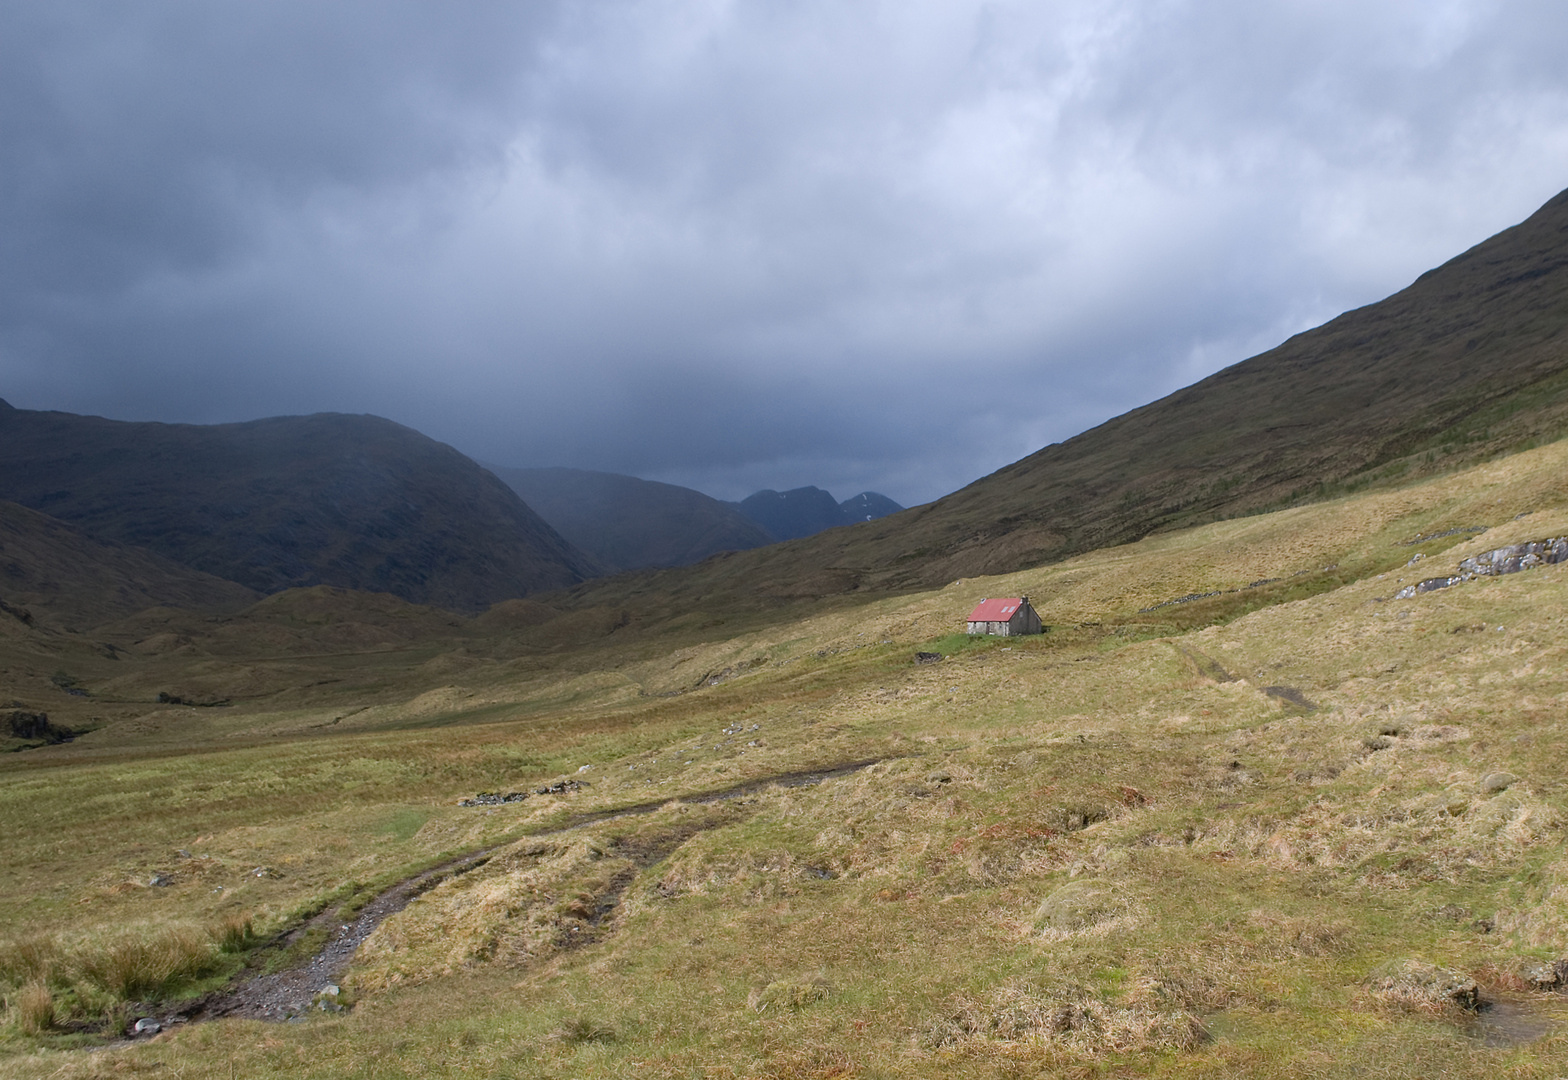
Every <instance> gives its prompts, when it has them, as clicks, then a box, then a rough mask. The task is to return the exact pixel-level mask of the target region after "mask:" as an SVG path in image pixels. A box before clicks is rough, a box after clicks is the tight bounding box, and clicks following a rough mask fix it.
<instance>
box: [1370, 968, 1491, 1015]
mask: <svg viewBox="0 0 1568 1080" xmlns="http://www.w3.org/2000/svg"><path fill="white" fill-rule="evenodd" d="M1365 982H1366V985H1367V986H1368V987H1369V988H1370V989H1371V990H1372V992H1373V993H1374V994H1376V995H1377V996H1378V997H1380V998H1382V999H1383V1000H1385V1001H1388V1002H1390V1003H1393V1004H1398V1005H1407V1006H1413V1007H1415V1008H1444V1007H1452V1006H1458V1007H1459V1008H1461V1009H1468V1010H1470V1011H1472V1012H1473V1011H1474V1010H1476V1009H1478V1008H1480V1007H1481V989H1480V987H1478V986H1477V985H1476V981H1475V980H1474V979H1472V978H1470V976H1468V975H1462V974H1460V973H1459V972H1456V971H1450V970H1448V969H1447V968H1442V967H1438V966H1437V965H1436V964H1430V963H1427V962H1426V961H1425V960H1417V959H1414V958H1406V959H1402V960H1390V961H1388V962H1387V963H1385V964H1380V965H1379V966H1378V967H1377V968H1375V969H1373V971H1372V973H1371V974H1370V975H1368V976H1367V977H1366V980H1365Z"/></svg>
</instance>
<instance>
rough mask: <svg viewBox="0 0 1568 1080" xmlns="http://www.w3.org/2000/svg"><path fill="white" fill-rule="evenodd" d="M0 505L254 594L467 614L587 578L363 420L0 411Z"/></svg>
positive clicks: (370, 419) (586, 562) (438, 457)
mask: <svg viewBox="0 0 1568 1080" xmlns="http://www.w3.org/2000/svg"><path fill="white" fill-rule="evenodd" d="M0 404H3V403H0ZM0 498H4V499H9V500H12V501H14V502H18V503H21V504H23V505H24V506H29V507H31V508H33V509H35V510H39V511H42V512H44V513H47V514H50V515H52V516H54V517H57V518H60V519H62V520H64V521H66V522H68V523H70V524H71V525H73V526H75V527H76V528H78V529H80V530H82V531H83V532H86V533H88V534H89V535H91V536H93V537H95V538H97V539H99V540H112V541H116V542H119V543H122V544H131V545H135V546H138V547H145V548H148V549H150V550H152V551H155V552H157V553H159V554H161V555H164V556H166V557H168V558H170V559H173V560H174V561H176V562H178V563H181V564H183V565H185V566H188V567H193V568H195V569H198V570H202V571H204V572H206V573H209V574H215V575H217V576H219V577H224V578H228V579H230V580H231V581H237V582H239V583H241V584H243V585H245V586H246V587H248V588H251V589H255V590H256V591H258V592H263V593H272V592H278V591H280V590H282V589H286V588H291V587H296V586H308V585H321V584H325V585H336V586H341V587H344V588H351V589H364V590H368V591H373V592H389V593H392V594H394V595H397V596H400V597H402V598H403V599H405V600H409V601H412V602H415V603H424V604H434V605H437V606H440V607H445V608H450V609H454V610H478V609H482V608H485V607H488V606H489V605H490V604H492V603H495V602H497V601H499V600H505V599H508V598H511V597H518V596H522V595H524V594H526V593H530V592H537V591H540V590H546V589H558V588H562V587H565V586H569V585H572V584H575V583H577V582H580V581H582V580H584V579H585V578H587V577H589V576H590V575H592V574H593V573H595V572H596V571H597V570H598V567H596V566H595V565H594V563H593V561H592V560H591V559H589V558H588V557H587V556H585V555H583V554H582V553H581V552H579V551H577V550H576V549H575V548H573V547H572V546H571V545H570V544H569V543H567V542H566V541H565V540H564V539H562V538H561V536H560V535H559V534H557V533H556V532H555V531H554V530H553V529H551V528H550V527H549V526H548V525H546V524H545V523H544V521H542V520H541V519H540V518H539V516H538V515H537V514H535V513H534V512H533V511H532V510H530V509H529V508H528V507H527V506H526V505H524V503H523V502H522V500H520V499H519V498H518V497H517V496H516V494H514V493H513V492H512V490H511V489H510V488H508V487H507V486H506V485H505V484H503V483H501V481H500V480H498V479H496V477H495V476H493V475H491V474H490V473H489V472H487V471H485V470H484V469H482V468H480V467H479V466H478V465H476V464H475V463H474V462H472V461H470V460H469V459H468V458H466V457H464V456H463V455H462V454H460V453H458V452H457V451H456V450H454V449H452V448H451V447H450V446H446V445H444V444H442V443H438V442H436V441H435V440H433V439H430V438H427V437H425V436H424V435H421V434H419V433H418V432H416V431H413V430H411V429H409V428H406V427H403V426H401V425H399V424H395V423H393V422H392V421H390V420H383V419H381V418H380V417H375V416H347V415H341V414H336V413H321V414H317V415H314V416H290V417H275V418H273V419H268V420H256V421H251V422H248V423H241V424H217V425H194V424H156V423H126V422H122V421H116V420H106V419H103V418H101V417H93V416H76V415H73V414H70V413H62V412H32V411H27V410H21V409H14V408H12V407H10V406H9V405H4V406H3V407H0Z"/></svg>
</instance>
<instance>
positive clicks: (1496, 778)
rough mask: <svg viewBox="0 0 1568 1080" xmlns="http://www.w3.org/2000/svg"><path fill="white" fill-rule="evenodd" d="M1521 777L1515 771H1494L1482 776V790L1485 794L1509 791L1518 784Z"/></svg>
mask: <svg viewBox="0 0 1568 1080" xmlns="http://www.w3.org/2000/svg"><path fill="white" fill-rule="evenodd" d="M1518 782H1519V778H1518V777H1517V776H1515V775H1514V774H1513V773H1508V772H1494V773H1487V774H1486V775H1485V776H1483V777H1481V792H1482V794H1484V795H1496V794H1497V793H1498V792H1500V791H1507V790H1508V789H1509V788H1510V787H1512V786H1513V785H1515V784H1517V783H1518Z"/></svg>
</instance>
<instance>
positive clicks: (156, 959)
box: [74, 926, 217, 1001]
mask: <svg viewBox="0 0 1568 1080" xmlns="http://www.w3.org/2000/svg"><path fill="white" fill-rule="evenodd" d="M216 953H217V950H216V948H215V947H214V943H213V940H212V935H211V934H210V933H209V932H207V931H206V930H203V929H201V928H198V927H194V926H173V927H166V928H163V929H160V930H157V931H153V932H146V931H143V932H128V933H127V932H119V933H115V934H113V935H111V936H108V937H106V939H105V940H102V941H101V942H98V943H95V944H93V945H86V946H82V947H80V948H79V949H78V950H77V952H76V956H75V958H74V959H75V966H76V967H77V969H78V970H79V971H80V972H81V974H82V975H83V976H84V977H85V978H86V979H88V980H89V981H91V982H93V983H95V984H96V985H98V986H99V987H101V988H103V989H104V990H107V991H108V992H109V993H111V994H113V995H115V996H116V997H118V998H122V999H124V1000H127V1001H131V1000H136V999H140V998H149V997H158V996H160V995H162V994H163V993H165V992H166V991H168V990H169V989H171V988H172V987H173V986H175V985H176V984H178V983H180V982H182V981H189V980H192V979H195V978H199V977H200V976H203V975H207V974H210V973H211V972H212V971H214V970H215V969H216V967H217V956H216Z"/></svg>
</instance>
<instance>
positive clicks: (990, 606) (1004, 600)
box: [969, 596, 1045, 637]
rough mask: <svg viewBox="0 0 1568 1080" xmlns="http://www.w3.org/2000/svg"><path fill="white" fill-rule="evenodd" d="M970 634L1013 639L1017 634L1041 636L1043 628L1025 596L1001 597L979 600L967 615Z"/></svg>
mask: <svg viewBox="0 0 1568 1080" xmlns="http://www.w3.org/2000/svg"><path fill="white" fill-rule="evenodd" d="M969 632H970V633H971V634H997V635H1000V636H1002V637H1014V636H1017V635H1018V634H1043V633H1044V632H1045V627H1044V626H1042V625H1041V624H1040V616H1039V615H1038V614H1037V613H1036V612H1035V610H1034V608H1033V607H1032V606H1030V604H1029V598H1028V597H1027V596H1003V597H999V598H996V599H987V600H981V601H980V603H978V604H977V605H975V609H974V610H973V611H971V612H970V613H969Z"/></svg>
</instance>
